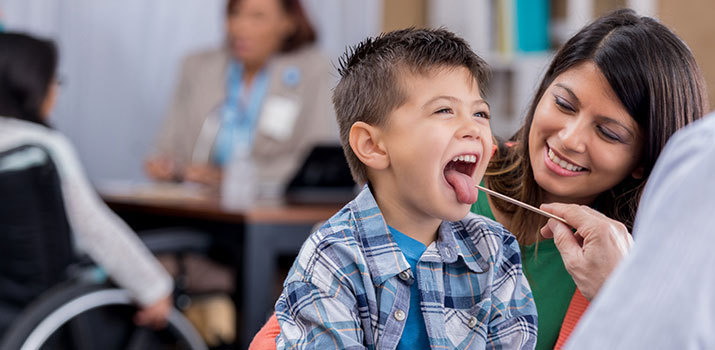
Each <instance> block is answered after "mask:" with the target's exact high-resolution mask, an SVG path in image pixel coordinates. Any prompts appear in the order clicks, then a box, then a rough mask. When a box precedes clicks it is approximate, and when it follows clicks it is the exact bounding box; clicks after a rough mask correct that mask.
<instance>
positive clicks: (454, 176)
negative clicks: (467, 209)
mask: <svg viewBox="0 0 715 350" xmlns="http://www.w3.org/2000/svg"><path fill="white" fill-rule="evenodd" d="M478 161H479V155H478V154H463V155H459V156H456V157H454V159H452V160H451V161H450V162H449V163H447V165H446V166H445V167H444V178H445V179H446V180H447V182H448V183H449V184H450V185H451V186H452V187H453V188H454V192H455V193H456V195H457V200H458V201H459V202H461V203H465V204H472V203H474V202H476V201H477V195H478V192H477V189H476V188H475V187H474V185H476V183H475V181H474V178H473V177H472V176H473V175H474V171H475V170H476V169H477V163H478Z"/></svg>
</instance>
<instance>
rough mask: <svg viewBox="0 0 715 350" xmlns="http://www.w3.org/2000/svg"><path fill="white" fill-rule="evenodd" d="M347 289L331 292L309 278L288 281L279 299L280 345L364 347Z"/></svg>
mask: <svg viewBox="0 0 715 350" xmlns="http://www.w3.org/2000/svg"><path fill="white" fill-rule="evenodd" d="M336 282H337V281H336ZM346 291H347V289H346V288H344V287H341V288H337V291H336V292H329V291H326V290H324V289H323V288H320V287H318V286H317V285H315V284H313V283H309V282H291V283H289V284H287V285H286V286H285V288H284V289H283V293H282V294H281V296H280V297H279V298H278V302H277V303H276V316H277V317H278V322H279V323H280V325H281V334H280V336H279V337H278V338H276V341H277V344H276V345H277V349H279V350H280V349H321V350H322V349H365V346H364V345H363V331H362V328H361V325H360V321H359V319H358V317H357V315H355V310H353V307H352V306H350V304H352V305H354V303H351V302H350V299H351V296H350V295H349V292H348V293H346Z"/></svg>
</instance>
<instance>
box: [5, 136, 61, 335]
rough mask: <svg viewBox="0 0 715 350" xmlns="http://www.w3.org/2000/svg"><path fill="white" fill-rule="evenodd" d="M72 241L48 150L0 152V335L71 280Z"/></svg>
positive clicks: (22, 148) (27, 148)
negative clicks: (51, 290)
mask: <svg viewBox="0 0 715 350" xmlns="http://www.w3.org/2000/svg"><path fill="white" fill-rule="evenodd" d="M70 235H71V232H70V226H69V223H68V221H67V215H66V212H65V207H64V201H63V198H62V189H61V183H60V178H59V174H58V172H57V168H56V167H55V164H54V163H53V161H52V159H51V157H50V153H49V152H48V151H47V149H45V148H44V147H42V146H39V145H23V146H19V147H16V148H13V149H10V150H7V151H3V152H0V335H1V334H2V333H3V332H4V329H5V328H6V327H7V326H8V325H9V323H10V322H12V319H14V317H15V316H17V314H19V313H20V311H21V310H22V309H23V308H24V307H26V306H27V305H28V304H29V303H30V302H32V301H33V300H34V299H36V298H37V297H38V296H39V295H40V294H41V293H43V292H45V291H46V290H47V289H49V288H50V287H51V286H53V285H55V284H57V283H59V282H60V281H63V280H65V279H66V278H67V276H66V274H65V272H66V269H67V266H68V265H69V264H70V263H71V262H72V261H73V258H74V254H73V249H72V241H71V236H70Z"/></svg>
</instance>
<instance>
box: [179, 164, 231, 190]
mask: <svg viewBox="0 0 715 350" xmlns="http://www.w3.org/2000/svg"><path fill="white" fill-rule="evenodd" d="M221 177H222V172H221V169H219V168H217V167H215V166H211V165H205V164H204V165H196V164H192V165H190V166H189V167H187V168H186V171H185V173H184V180H185V181H193V182H198V183H200V184H204V185H209V186H211V187H219V186H220V185H221Z"/></svg>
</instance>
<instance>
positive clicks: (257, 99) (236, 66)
mask: <svg viewBox="0 0 715 350" xmlns="http://www.w3.org/2000/svg"><path fill="white" fill-rule="evenodd" d="M268 80H269V76H268V71H267V69H265V68H263V69H261V70H260V71H259V72H258V74H257V75H256V77H255V78H254V81H253V84H252V86H250V87H249V89H247V86H246V84H244V83H243V65H242V64H241V63H239V62H237V61H231V62H230V63H229V66H228V77H227V86H226V101H225V102H224V105H223V108H222V109H221V128H220V129H219V131H218V134H217V135H216V141H215V143H214V157H213V160H214V162H215V163H216V164H217V165H219V166H223V165H225V164H227V163H228V161H229V159H231V156H232V154H233V152H234V151H235V152H241V153H242V154H243V155H246V154H249V153H250V152H251V148H252V147H253V140H254V138H255V137H254V134H255V133H254V129H255V126H256V121H257V120H258V115H259V113H260V110H261V106H262V105H263V100H264V99H265V97H266V93H267V92H268Z"/></svg>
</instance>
